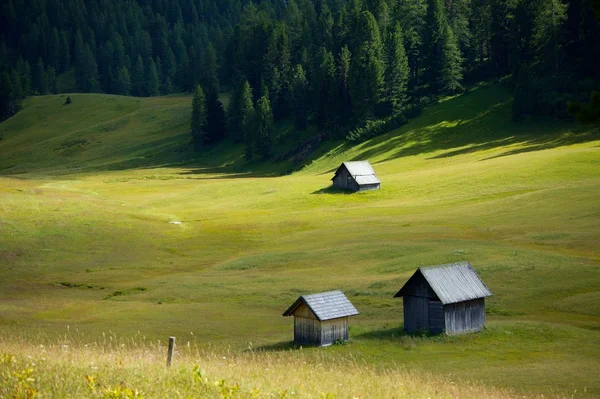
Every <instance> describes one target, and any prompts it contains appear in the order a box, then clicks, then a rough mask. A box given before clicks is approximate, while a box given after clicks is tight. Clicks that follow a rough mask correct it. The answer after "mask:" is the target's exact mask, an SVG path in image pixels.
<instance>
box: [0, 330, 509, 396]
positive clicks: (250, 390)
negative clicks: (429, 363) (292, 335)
mask: <svg viewBox="0 0 600 399" xmlns="http://www.w3.org/2000/svg"><path fill="white" fill-rule="evenodd" d="M180 341H181V340H180ZM166 351H167V349H166V342H158V341H157V342H150V341H146V340H144V339H143V338H142V337H141V336H136V337H134V338H130V339H119V338H118V337H116V336H115V335H114V334H112V333H109V334H104V335H103V337H102V339H100V340H96V341H93V342H88V341H86V339H85V337H84V336H83V335H80V334H77V333H75V334H73V333H68V334H65V335H64V336H62V337H61V338H60V339H54V340H50V339H48V338H46V337H44V336H38V337H27V338H25V337H22V336H19V335H18V332H16V331H15V330H12V331H7V330H2V331H0V397H2V398H33V397H51V398H97V397H100V398H508V397H511V394H510V392H507V391H501V390H497V389H491V388H486V387H483V386H477V385H473V384H469V383H463V382H458V381H451V380H449V379H441V378H440V377H434V376H432V375H425V374H422V373H414V372H411V371H409V370H406V369H401V368H382V369H377V368H374V367H373V366H371V365H367V364H366V363H364V362H361V360H360V359H355V358H352V357H350V356H345V355H342V354H339V353H338V354H333V353H331V352H332V351H331V350H328V349H323V350H318V351H314V350H313V351H306V350H302V349H299V350H287V351H274V352H265V351H255V350H252V348H249V349H248V350H247V351H244V352H236V353H233V352H231V351H229V350H228V349H227V348H209V349H199V348H198V346H197V345H195V344H194V343H192V341H189V342H188V341H184V342H179V345H177V350H176V354H175V361H174V365H173V366H172V367H171V368H170V369H167V368H166V365H165V360H166Z"/></svg>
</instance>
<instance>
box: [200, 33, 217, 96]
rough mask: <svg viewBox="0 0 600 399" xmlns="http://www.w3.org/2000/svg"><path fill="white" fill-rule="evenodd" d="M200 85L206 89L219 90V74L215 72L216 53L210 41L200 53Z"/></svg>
mask: <svg viewBox="0 0 600 399" xmlns="http://www.w3.org/2000/svg"><path fill="white" fill-rule="evenodd" d="M201 81H202V85H203V86H204V87H205V88H206V89H207V90H208V91H216V92H218V91H219V75H218V72H217V53H216V51H215V48H214V46H213V45H212V43H209V44H208V46H207V47H206V51H204V53H203V54H202V77H201Z"/></svg>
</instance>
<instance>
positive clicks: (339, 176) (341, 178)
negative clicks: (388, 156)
mask: <svg viewBox="0 0 600 399" xmlns="http://www.w3.org/2000/svg"><path fill="white" fill-rule="evenodd" d="M331 180H333V185H334V187H340V188H343V189H346V190H351V191H366V190H377V189H379V187H380V186H381V181H379V179H378V178H377V175H376V174H375V171H374V170H373V168H372V167H371V164H370V163H369V161H354V162H344V163H342V164H341V165H340V167H339V168H338V169H337V170H336V171H335V175H334V176H333V178H332V179H331Z"/></svg>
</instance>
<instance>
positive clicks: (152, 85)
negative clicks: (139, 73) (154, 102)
mask: <svg viewBox="0 0 600 399" xmlns="http://www.w3.org/2000/svg"><path fill="white" fill-rule="evenodd" d="M158 86H159V81H158V70H157V69H156V64H155V63H154V60H153V59H152V58H151V59H150V63H149V64H148V68H147V70H146V95H147V96H150V97H153V96H158V95H159V92H158Z"/></svg>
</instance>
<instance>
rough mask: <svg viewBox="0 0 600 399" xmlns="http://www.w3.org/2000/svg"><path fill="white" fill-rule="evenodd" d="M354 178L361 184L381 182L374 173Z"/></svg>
mask: <svg viewBox="0 0 600 399" xmlns="http://www.w3.org/2000/svg"><path fill="white" fill-rule="evenodd" d="M354 180H356V183H358V184H359V185H361V186H362V185H363V184H379V183H381V181H380V180H379V179H378V178H377V176H375V175H369V176H355V177H354Z"/></svg>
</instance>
